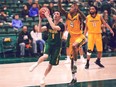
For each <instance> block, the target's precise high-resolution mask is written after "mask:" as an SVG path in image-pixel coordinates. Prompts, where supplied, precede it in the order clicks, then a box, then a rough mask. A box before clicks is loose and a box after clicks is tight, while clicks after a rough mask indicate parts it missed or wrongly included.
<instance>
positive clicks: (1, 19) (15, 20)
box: [0, 0, 116, 57]
mask: <svg viewBox="0 0 116 87" xmlns="http://www.w3.org/2000/svg"><path fill="white" fill-rule="evenodd" d="M9 1H10V0H9ZM12 1H13V3H14V4H15V3H16V4H17V3H18V5H19V6H20V5H23V6H22V9H21V10H20V12H16V11H15V14H14V13H12V11H11V10H10V9H11V7H10V6H8V5H7V3H6V2H7V0H4V1H0V2H1V4H0V27H3V26H4V25H6V24H7V25H8V26H9V27H12V29H13V31H15V32H19V33H18V39H17V44H18V49H20V57H24V56H25V50H26V49H29V52H30V53H33V54H31V55H42V54H43V49H44V44H45V41H46V39H47V34H42V33H41V32H37V24H34V25H33V26H31V29H28V28H29V26H30V25H29V26H28V25H25V23H24V22H25V21H26V20H28V19H30V18H32V20H31V21H30V22H32V21H33V22H35V21H37V23H38V21H39V20H38V15H39V9H40V8H41V7H43V6H47V7H48V8H49V10H50V15H52V14H53V13H54V11H55V10H58V9H57V8H55V6H57V3H56V2H57V1H58V0H43V1H44V3H43V4H41V3H40V2H39V0H12ZM73 1H77V3H78V5H79V8H80V9H82V10H86V13H85V15H87V14H88V8H89V6H90V5H95V6H97V7H98V11H99V13H100V14H101V15H102V16H103V18H104V20H105V21H106V22H107V23H108V24H109V25H110V26H111V28H112V29H113V31H114V33H115V35H114V36H112V35H111V34H110V32H109V31H108V29H105V28H106V27H105V25H102V35H103V51H104V52H110V51H116V1H115V0H62V2H63V3H64V4H65V7H67V8H68V5H70V4H71V2H73ZM2 3H4V4H2ZM54 3H56V4H54ZM67 10H68V9H67ZM9 20H11V21H9ZM46 22H47V21H45V23H46ZM63 22H64V24H65V19H63ZM1 29H2V28H1ZM37 37H38V38H37ZM63 48H65V44H63ZM38 50H39V51H38ZM63 50H64V49H63ZM38 52H39V54H38ZM63 54H65V53H64V52H63Z"/></svg>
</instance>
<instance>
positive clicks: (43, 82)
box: [40, 64, 52, 84]
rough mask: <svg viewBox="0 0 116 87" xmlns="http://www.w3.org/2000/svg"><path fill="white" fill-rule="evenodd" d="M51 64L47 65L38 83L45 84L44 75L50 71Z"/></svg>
mask: <svg viewBox="0 0 116 87" xmlns="http://www.w3.org/2000/svg"><path fill="white" fill-rule="evenodd" d="M51 69H52V65H51V64H48V67H47V68H46V70H45V73H44V76H43V77H42V79H41V81H40V84H45V77H46V76H47V75H48V73H49V72H50V71H51Z"/></svg>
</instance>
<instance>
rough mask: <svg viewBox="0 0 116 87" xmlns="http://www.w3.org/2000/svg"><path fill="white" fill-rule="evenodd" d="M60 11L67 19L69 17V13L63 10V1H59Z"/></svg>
mask: <svg viewBox="0 0 116 87" xmlns="http://www.w3.org/2000/svg"><path fill="white" fill-rule="evenodd" d="M58 10H59V12H61V13H62V14H63V15H64V16H65V17H67V14H68V13H67V12H66V11H65V10H64V9H63V7H62V3H61V0H58Z"/></svg>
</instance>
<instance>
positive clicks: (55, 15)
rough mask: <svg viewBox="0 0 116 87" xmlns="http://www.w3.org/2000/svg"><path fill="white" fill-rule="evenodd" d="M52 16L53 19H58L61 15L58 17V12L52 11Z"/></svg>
mask: <svg viewBox="0 0 116 87" xmlns="http://www.w3.org/2000/svg"><path fill="white" fill-rule="evenodd" d="M53 18H54V19H55V20H58V19H60V18H61V17H60V13H59V12H54V14H53Z"/></svg>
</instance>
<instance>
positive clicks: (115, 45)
mask: <svg viewBox="0 0 116 87" xmlns="http://www.w3.org/2000/svg"><path fill="white" fill-rule="evenodd" d="M112 30H113V31H114V36H112V37H111V41H110V47H111V49H112V50H113V51H116V15H113V22H112Z"/></svg>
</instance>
